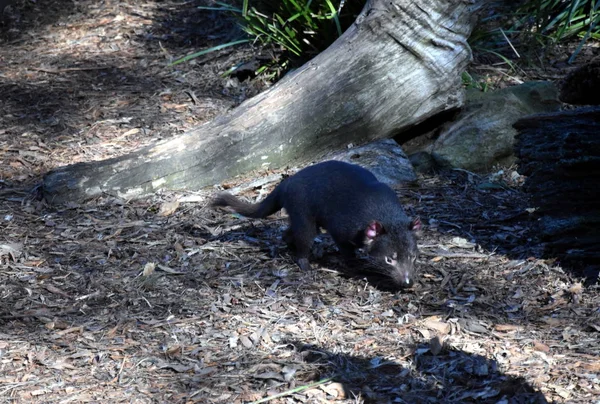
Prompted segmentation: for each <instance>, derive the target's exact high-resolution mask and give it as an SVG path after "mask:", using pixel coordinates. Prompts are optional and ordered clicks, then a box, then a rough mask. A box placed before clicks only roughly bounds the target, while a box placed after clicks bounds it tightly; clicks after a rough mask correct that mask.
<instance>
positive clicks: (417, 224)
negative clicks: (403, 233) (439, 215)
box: [410, 217, 421, 230]
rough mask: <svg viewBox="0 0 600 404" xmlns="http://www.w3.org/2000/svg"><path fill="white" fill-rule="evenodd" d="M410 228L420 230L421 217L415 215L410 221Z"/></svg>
mask: <svg viewBox="0 0 600 404" xmlns="http://www.w3.org/2000/svg"><path fill="white" fill-rule="evenodd" d="M410 229H411V230H421V218H420V217H415V218H414V219H413V221H412V222H411V223H410Z"/></svg>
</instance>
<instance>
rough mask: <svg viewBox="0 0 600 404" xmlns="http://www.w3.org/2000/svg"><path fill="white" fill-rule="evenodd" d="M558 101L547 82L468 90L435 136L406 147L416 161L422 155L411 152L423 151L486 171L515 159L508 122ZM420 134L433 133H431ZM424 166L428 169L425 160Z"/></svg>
mask: <svg viewBox="0 0 600 404" xmlns="http://www.w3.org/2000/svg"><path fill="white" fill-rule="evenodd" d="M560 105H561V104H560V101H558V90H557V88H556V86H555V85H554V84H553V83H551V82H542V81H538V82H529V83H525V84H521V85H518V86H514V87H509V88H505V89H502V90H499V91H494V92H489V93H483V92H481V91H478V90H469V91H468V92H467V102H466V103H465V106H464V108H463V109H462V110H461V112H460V113H459V114H458V116H457V117H456V119H455V120H453V121H452V122H449V123H447V124H446V125H444V127H443V128H442V129H441V131H439V136H437V138H435V140H432V142H431V143H429V144H428V145H422V144H421V146H419V147H416V148H412V150H411V148H410V145H408V148H407V150H410V152H411V158H412V159H413V160H414V161H416V162H422V161H426V159H424V157H423V156H422V155H421V156H414V155H413V154H412V152H414V153H417V152H426V153H429V154H430V155H431V157H432V158H433V160H434V161H435V164H436V165H437V166H441V167H453V168H463V169H466V170H470V171H479V172H482V171H489V170H490V169H491V168H492V167H493V166H494V165H495V164H502V165H509V164H512V163H513V162H514V161H515V160H516V158H515V156H514V152H513V150H514V149H513V145H514V139H515V135H516V133H517V132H516V130H515V129H514V128H513V126H512V125H513V124H514V123H515V122H516V121H517V120H518V119H520V118H522V117H524V116H527V115H531V114H536V113H544V112H554V111H557V110H558V109H559V108H560ZM423 136H429V137H430V138H432V137H433V136H431V133H428V134H426V135H423ZM411 142H412V143H413V144H418V143H417V142H414V141H412V140H411ZM421 143H422V142H421ZM424 167H425V168H426V169H430V166H429V165H428V164H425V166H424ZM419 170H421V166H420V165H419Z"/></svg>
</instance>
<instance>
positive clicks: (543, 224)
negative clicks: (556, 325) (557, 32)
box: [514, 107, 600, 276]
mask: <svg viewBox="0 0 600 404" xmlns="http://www.w3.org/2000/svg"><path fill="white" fill-rule="evenodd" d="M514 126H515V128H516V129H517V130H518V131H519V135H518V136H517V144H516V154H517V156H518V157H519V173H521V174H524V175H527V180H526V182H525V186H524V188H525V190H526V191H527V192H528V193H530V194H531V199H532V202H533V206H535V207H536V208H537V213H538V214H539V215H541V217H540V220H539V221H538V223H539V235H540V238H541V239H542V240H543V241H544V242H545V252H546V253H547V254H548V255H550V256H552V257H559V258H560V259H561V260H562V261H563V263H564V264H565V265H568V266H570V267H572V268H574V269H583V270H584V271H586V272H587V274H597V273H598V271H599V270H600V264H599V263H600V232H599V231H598V228H599V226H600V203H598V195H599V192H598V190H599V189H600V137H599V136H598V133H600V108H599V107H592V108H585V109H579V110H574V111H564V112H557V113H553V114H547V115H536V116H531V117H528V118H524V119H521V120H520V121H518V122H517V123H516V124H515V125H514ZM595 276H597V275H595Z"/></svg>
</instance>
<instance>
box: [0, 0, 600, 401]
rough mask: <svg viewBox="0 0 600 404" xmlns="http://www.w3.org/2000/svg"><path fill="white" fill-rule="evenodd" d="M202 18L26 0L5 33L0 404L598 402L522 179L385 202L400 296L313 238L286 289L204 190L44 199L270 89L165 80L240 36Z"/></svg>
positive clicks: (590, 364)
mask: <svg viewBox="0 0 600 404" xmlns="http://www.w3.org/2000/svg"><path fill="white" fill-rule="evenodd" d="M197 4H199V3H197V2H193V1H190V2H170V1H141V0H130V1H122V2H121V1H109V0H107V1H89V0H87V1H78V2H71V1H62V0H61V1H58V0H57V1H42V0H40V1H37V2H36V1H23V2H18V3H17V4H16V5H15V6H12V7H11V8H10V9H9V10H7V12H6V13H5V16H4V19H3V20H2V22H0V45H1V46H0V105H1V106H2V111H3V115H2V116H0V223H1V225H0V228H1V229H2V231H1V232H0V296H1V300H0V304H1V306H0V326H1V328H0V381H1V383H0V401H1V402H28V403H42V402H43V403H50V402H61V403H66V402H115V403H121V402H135V403H144V402H148V403H150V402H169V403H171V402H172V403H179V402H199V403H241V402H251V401H255V400H259V399H261V398H263V397H268V396H272V395H276V394H280V393H287V394H284V395H283V396H282V397H280V398H274V399H273V401H272V402H276V403H284V402H285V403H295V402H306V403H316V402H319V403H323V402H340V403H343V402H346V403H355V402H356V403H362V402H373V403H386V402H389V403H392V402H397V403H425V402H428V403H436V402H456V403H463V402H484V403H485V402H490V403H528V402H531V403H542V402H559V403H562V402H565V403H566V402H569V403H591V402H597V401H598V400H600V361H599V360H598V353H599V347H600V344H599V342H598V332H600V311H599V307H600V291H599V289H598V287H597V286H594V285H586V286H583V285H582V284H581V283H580V280H579V279H578V278H577V277H576V276H575V275H573V274H570V273H569V272H568V271H567V270H566V269H564V268H562V267H561V266H560V263H559V262H556V261H555V260H552V259H551V258H550V259H545V258H543V257H542V256H541V254H540V252H541V251H540V247H539V245H538V244H536V241H535V217H534V216H532V215H531V214H530V213H529V211H528V208H531V206H529V204H528V199H527V196H526V195H525V194H524V193H523V192H522V191H521V189H520V187H519V181H520V178H519V177H518V175H516V173H515V174H513V173H514V167H513V168H508V169H506V170H505V175H504V178H505V179H506V181H504V184H505V185H504V186H503V187H498V186H492V185H491V184H490V182H489V181H488V178H486V176H478V175H475V174H472V173H468V172H465V171H452V172H446V173H439V174H437V175H430V176H421V177H420V178H419V186H418V187H414V188H405V189H401V190H399V196H400V197H401V199H402V201H403V203H404V204H405V206H406V209H407V211H408V213H409V214H411V215H419V216H420V217H421V219H422V221H423V222H424V224H425V228H424V231H423V234H422V236H421V238H420V240H419V245H420V249H421V257H420V259H419V261H418V264H419V268H420V274H419V282H418V285H417V286H416V287H415V288H413V289H411V290H406V291H395V290H388V289H386V288H385V287H384V286H385V285H382V284H381V283H380V282H379V283H378V282H377V280H376V279H375V280H373V279H370V278H367V279H365V278H361V277H356V276H355V277H351V276H348V274H344V271H343V266H341V265H339V263H338V260H337V253H336V252H335V248H334V247H333V246H332V243H331V241H330V240H329V238H328V237H327V236H326V235H323V236H321V237H320V239H319V241H320V242H319V243H318V244H317V246H318V247H319V248H318V250H320V251H321V252H322V257H321V258H320V259H317V260H316V262H315V265H314V267H315V268H314V269H313V270H312V271H307V272H302V271H300V270H299V269H298V268H297V267H296V266H295V265H294V263H293V261H292V259H291V257H290V255H289V253H288V251H287V248H286V247H285V246H284V244H283V242H282V241H281V233H282V230H283V228H284V227H285V218H284V216H283V215H277V216H274V217H272V218H270V219H268V220H248V219H244V218H241V217H239V216H236V215H231V214H227V213H223V212H214V211H212V210H209V209H207V207H206V205H207V197H208V196H209V195H210V194H211V190H204V191H199V192H190V193H163V194H160V195H155V196H153V197H151V198H146V199H142V200H135V201H127V200H119V199H115V198H109V197H106V198H99V199H97V200H94V201H91V202H89V203H87V204H85V205H76V204H71V205H69V206H66V207H64V208H60V209H56V208H50V207H48V206H46V205H45V204H44V203H43V201H39V200H37V199H36V198H35V192H33V193H30V192H29V191H30V190H31V189H32V187H35V184H37V183H39V181H40V179H41V176H42V175H43V174H44V173H45V172H47V171H48V170H50V169H52V168H54V167H58V166H62V165H65V164H70V163H73V162H78V161H90V160H98V159H104V158H107V157H111V156H118V155H121V154H124V153H126V152H128V151H132V150H135V149H137V148H139V147H140V146H141V145H144V144H149V143H152V142H155V141H156V140H158V139H161V138H166V137H170V136H174V135H177V134H179V133H182V132H184V131H186V130H187V129H190V128H193V127H195V126H197V125H198V124H200V123H202V122H206V121H208V120H210V119H212V118H213V117H215V116H217V115H219V114H221V113H223V112H224V111H226V110H228V109H230V108H232V107H235V106H236V105H237V104H239V103H240V102H241V101H243V100H244V99H246V98H248V97H250V96H252V95H254V94H256V93H257V92H259V91H260V90H261V89H264V88H265V86H267V84H266V83H264V82H261V81H260V80H255V81H252V82H243V83H240V82H238V81H237V80H236V79H232V78H226V77H222V75H221V74H222V73H223V72H224V71H226V70H227V69H228V68H229V67H231V66H232V65H234V64H236V63H238V62H240V61H241V60H244V59H247V60H250V59H251V58H252V57H253V54H254V51H253V49H252V48H251V47H242V48H235V49H234V48H230V49H229V50H224V51H220V52H218V53H215V54H209V55H208V56H205V57H203V58H202V59H198V60H196V61H195V63H192V64H184V65H180V66H177V67H176V68H173V67H168V66H167V63H168V61H169V60H170V58H171V57H180V56H183V55H185V54H188V53H190V52H192V51H197V50H199V49H203V48H206V47H207V46H212V45H217V44H220V43H223V42H227V41H230V40H233V39H237V38H238V36H239V30H238V29H237V28H236V26H235V24H234V23H233V22H232V21H231V20H230V19H227V18H223V17H222V16H220V15H218V14H217V13H215V12H207V11H202V10H198V9H197V8H196V5H197ZM542 73H543V72H542ZM542 73H540V76H543V74H542ZM554 74H557V73H556V71H555V70H553V71H551V72H550V73H548V75H549V76H552V75H554ZM498 77H506V75H503V74H499V75H498ZM548 78H556V77H548ZM230 185H231V184H230ZM271 186H272V185H271ZM257 195H258V192H254V191H252V192H249V193H248V194H247V196H249V197H256V196H257ZM302 387H305V388H304V389H302ZM293 389H298V390H297V391H295V392H294V391H292V390H293Z"/></svg>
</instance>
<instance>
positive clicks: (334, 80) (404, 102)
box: [42, 0, 477, 203]
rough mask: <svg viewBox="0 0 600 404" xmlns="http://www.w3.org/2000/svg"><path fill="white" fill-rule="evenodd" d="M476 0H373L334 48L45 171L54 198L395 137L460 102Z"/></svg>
mask: <svg viewBox="0 0 600 404" xmlns="http://www.w3.org/2000/svg"><path fill="white" fill-rule="evenodd" d="M476 7H477V4H476V3H475V2H473V1H456V0H424V1H419V2H414V1H412V0H387V1H383V0H372V1H369V2H367V5H366V6H365V8H364V10H363V11H362V13H361V14H360V16H359V17H358V18H357V20H356V22H355V23H354V24H353V25H352V26H351V27H350V28H349V29H348V30H347V31H346V32H345V33H344V34H343V35H342V36H341V37H340V38H338V40H337V41H336V42H334V43H333V44H332V45H331V46H330V47H329V48H328V49H327V50H325V51H324V52H323V53H321V54H319V55H318V56H316V57H315V58H314V59H313V60H311V61H310V62H308V63H306V64H305V65H304V66H302V67H301V68H299V69H297V70H296V71H294V72H292V73H290V74H288V75H287V76H286V77H284V79H282V80H281V81H280V82H279V83H278V84H277V85H275V86H274V87H272V88H271V89H269V90H268V91H265V92H264V93H262V94H259V95H258V96H256V97H254V98H252V99H249V100H247V101H245V102H244V103H242V104H241V105H240V106H239V107H237V108H236V109H235V110H233V111H232V112H230V113H228V114H227V115H224V116H221V117H219V118H217V119H215V120H213V121H211V122H209V123H206V124H204V125H202V126H200V127H198V128H196V129H194V130H192V131H190V132H188V133H187V134H184V135H182V136H179V137H177V138H174V139H171V140H167V141H164V142H162V143H159V144H157V145H155V146H151V147H147V148H144V149H141V150H139V151H136V152H133V153H131V154H128V155H125V156H121V157H117V158H113V159H109V160H105V161H100V162H92V163H79V164H74V165H71V166H67V167H62V168H59V169H57V170H55V171H52V172H50V173H48V174H47V175H46V176H45V178H44V182H43V186H42V190H43V193H44V196H45V198H46V200H47V201H48V202H50V203H63V202H66V201H83V200H85V199H89V198H91V197H94V196H97V195H100V194H102V193H106V194H111V195H117V196H120V197H124V198H132V197H139V196H143V195H147V194H150V193H153V192H155V191H157V190H161V189H170V190H183V189H200V188H202V187H205V186H208V185H211V184H214V183H217V182H220V181H223V180H225V179H227V178H230V177H232V176H235V175H238V174H241V173H244V172H247V171H250V170H254V169H259V168H264V167H270V168H277V167H281V166H284V165H287V164H297V163H302V162H309V161H313V160H317V159H319V158H322V157H323V156H324V155H325V154H327V153H328V152H330V151H333V150H337V149H340V148H344V147H346V146H347V145H348V144H350V143H352V144H363V143H367V142H369V141H372V140H375V139H380V138H387V137H392V136H394V135H395V134H397V133H400V132H401V131H404V130H406V129H409V128H410V127H412V126H414V125H416V124H418V123H420V122H422V121H424V120H425V119H427V118H429V117H431V116H433V115H436V114H438V113H439V112H442V111H445V110H448V109H452V108H456V107H460V106H461V105H462V102H463V92H462V88H461V73H462V71H463V70H464V68H465V67H466V65H467V63H468V62H469V61H470V58H471V53H470V49H469V46H468V44H467V37H468V36H469V34H470V32H471V29H472V27H473V24H474V11H475V9H476Z"/></svg>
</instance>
